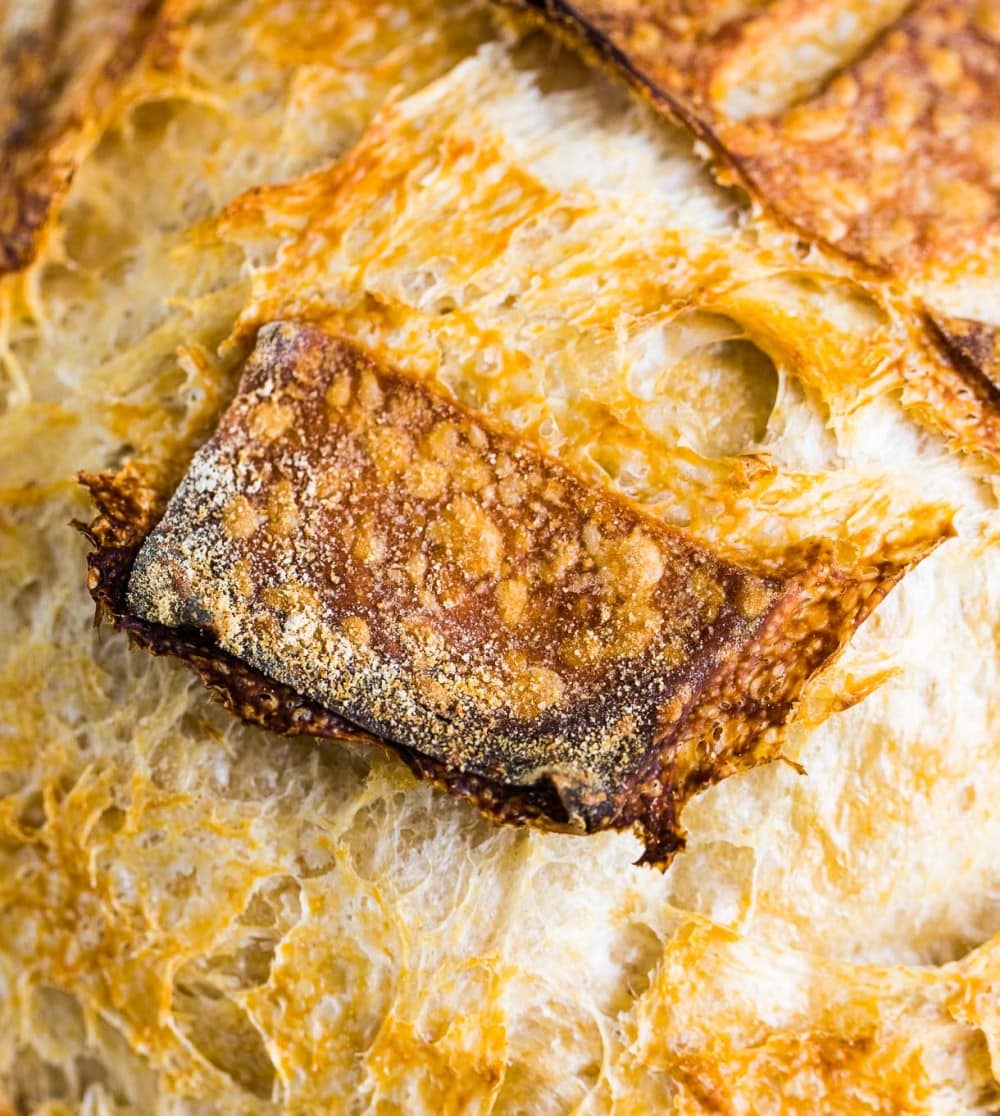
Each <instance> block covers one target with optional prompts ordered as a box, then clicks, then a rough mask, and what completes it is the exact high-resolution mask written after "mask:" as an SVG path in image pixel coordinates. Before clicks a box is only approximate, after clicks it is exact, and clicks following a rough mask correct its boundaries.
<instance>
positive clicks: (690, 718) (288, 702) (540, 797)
mask: <svg viewBox="0 0 1000 1116" xmlns="http://www.w3.org/2000/svg"><path fill="white" fill-rule="evenodd" d="M79 480H80V482H81V483H82V484H83V485H84V486H85V487H87V488H88V490H89V491H90V493H91V497H92V499H93V500H94V503H95V505H96V507H97V516H96V517H95V518H94V519H93V520H92V521H91V522H90V523H89V524H84V523H82V522H80V521H74V526H76V528H77V529H78V530H80V531H81V532H82V533H83V534H84V535H85V536H86V538H87V539H88V540H89V541H90V543H91V546H92V547H93V550H92V551H91V552H90V553H89V554H88V557H87V566H88V588H89V590H90V593H91V596H92V597H93V598H94V601H95V603H96V616H95V622H96V623H100V622H101V621H102V620H105V619H106V620H108V621H109V622H110V623H111V625H112V627H113V628H114V629H115V630H116V631H121V632H125V633H126V634H127V635H128V637H129V640H130V643H131V644H132V645H133V646H137V647H140V648H142V649H144V650H147V651H149V652H150V653H152V654H153V655H157V656H159V655H170V656H173V657H175V658H179V659H181V660H182V661H183V662H185V663H186V664H187V665H188V666H189V668H190V669H192V670H193V671H195V673H196V674H197V675H198V676H199V677H200V679H201V680H202V682H203V683H204V685H205V686H206V688H207V689H208V690H209V693H210V695H211V697H212V698H213V700H215V701H217V702H219V703H220V704H221V705H223V706H224V707H225V708H226V709H228V710H229V711H230V712H231V713H233V714H234V715H236V716H237V717H239V718H240V719H242V720H243V721H245V722H247V723H250V724H255V725H259V726H261V727H262V728H265V729H269V730H271V731H272V732H276V733H278V734H279V735H283V736H295V735H307V736H311V737H314V738H316V739H317V740H320V741H335V740H339V741H345V740H346V741H351V742H357V743H364V744H370V745H380V746H382V747H386V748H388V749H390V750H391V751H393V752H394V753H395V754H396V755H398V756H399V757H400V758H401V759H402V760H403V762H404V763H406V765H407V766H408V767H409V768H410V770H411V771H412V772H413V773H414V774H415V775H416V776H418V777H419V778H422V779H426V780H428V781H430V782H432V783H434V784H435V785H436V786H438V787H440V788H442V789H444V790H446V791H448V792H450V793H451V794H454V795H456V796H458V797H461V798H465V799H467V800H469V801H470V802H471V803H472V804H473V805H475V806H476V807H477V808H478V809H479V810H480V811H481V812H482V813H483V814H485V815H486V816H487V817H488V818H490V819H491V820H493V821H496V822H501V823H504V824H511V825H532V826H537V827H540V828H545V829H551V830H556V831H562V832H572V833H580V832H587V833H594V832H598V831H600V830H604V829H614V830H628V829H631V830H633V831H635V832H636V834H637V836H639V838H640V840H641V841H642V842H643V844H644V852H643V854H642V856H641V857H640V858H639V860H638V861H637V863H639V864H649V865H654V866H656V867H658V868H661V869H664V868H666V867H667V866H668V865H669V863H670V861H671V860H672V858H673V856H674V855H675V854H676V853H677V852H679V851H680V850H681V849H683V848H684V845H685V838H684V829H683V826H681V824H680V821H679V818H680V814H681V812H682V810H683V808H684V806H685V804H686V803H687V801H688V800H689V799H690V798H691V797H692V796H693V795H694V794H696V793H698V792H699V791H701V790H704V789H705V788H707V787H708V786H710V785H712V784H714V783H716V782H719V781H720V780H721V779H723V778H726V777H727V776H729V775H731V774H735V773H737V772H739V771H743V770H747V769H749V768H750V767H754V766H757V765H759V764H762V763H766V762H771V761H773V760H776V759H779V758H780V748H779V747H778V746H777V745H776V744H775V742H774V741H769V740H768V739H767V737H768V734H771V733H773V732H774V731H775V730H777V729H780V728H781V727H782V726H783V725H784V724H785V723H786V721H787V720H788V717H789V716H790V715H791V713H792V712H793V710H794V708H795V706H796V704H797V700H798V697H799V694H800V691H801V686H802V685H803V684H804V683H805V682H806V681H807V680H808V679H809V678H811V677H812V676H813V675H814V674H815V673H816V671H818V670H819V669H820V668H821V667H823V666H824V665H826V664H827V663H828V662H829V661H830V660H831V659H832V658H833V657H834V656H835V655H836V654H837V653H838V652H839V651H840V649H841V648H842V646H843V644H844V642H845V640H846V639H847V637H848V636H849V635H850V634H851V633H852V632H853V631H854V629H855V628H856V627H857V626H858V624H860V623H861V621H862V620H863V619H864V618H865V617H866V616H867V615H868V614H869V613H870V612H871V611H872V610H873V609H874V608H875V607H876V606H877V605H878V603H879V602H880V601H881V600H882V599H883V598H884V597H885V595H886V594H887V593H888V592H889V590H890V589H891V588H892V586H893V585H895V584H896V582H897V581H899V579H900V578H901V577H902V576H903V575H904V574H905V572H906V571H907V570H908V569H909V568H910V567H911V566H912V565H914V564H916V562H918V561H920V560H921V559H922V558H923V557H924V556H925V555H926V554H927V553H929V551H930V550H931V549H933V547H934V546H935V545H937V542H939V541H941V540H942V539H943V538H945V537H947V533H946V532H942V533H941V534H940V537H939V538H938V539H937V541H935V542H933V543H923V544H917V545H914V546H913V547H912V548H911V549H910V550H909V552H907V553H906V554H904V555H902V556H900V557H899V558H897V559H887V560H885V561H883V562H881V563H876V564H875V565H874V567H873V569H872V571H871V573H870V574H869V577H868V578H867V583H868V585H869V588H868V590H867V591H866V592H864V593H863V595H862V596H861V599H860V601H855V603H854V604H852V605H850V606H849V607H839V608H838V604H837V602H839V600H840V594H841V593H843V592H846V590H847V589H849V588H851V587H859V586H861V585H862V584H864V579H861V578H859V577H858V576H857V575H856V574H854V573H852V571H850V570H846V569H844V568H842V567H839V566H837V565H836V564H835V563H833V562H832V561H831V560H830V559H829V549H830V548H829V546H828V545H826V544H818V545H814V546H811V547H807V548H805V549H804V550H803V551H802V552H801V553H800V554H799V555H797V556H796V559H795V561H796V564H797V568H798V571H799V572H798V573H795V572H790V574H789V581H788V585H787V587H786V590H785V592H784V593H783V594H782V595H781V596H780V597H779V598H778V600H777V601H776V602H775V604H773V605H772V606H771V608H770V609H769V610H768V612H767V613H766V614H765V616H764V617H763V619H762V620H761V622H760V623H759V625H758V627H757V631H756V634H755V636H754V638H753V640H752V641H751V643H750V644H748V645H747V646H746V647H745V648H744V649H743V651H742V652H741V654H740V655H738V656H735V657H731V658H729V659H724V660H723V661H722V662H721V663H720V664H718V665H717V666H716V668H715V669H714V670H713V671H712V672H711V673H710V674H709V675H708V676H707V677H706V678H705V679H704V680H703V682H702V684H701V685H699V686H698V687H697V689H696V690H695V692H694V693H693V694H692V696H691V698H690V699H689V701H688V703H687V706H686V707H685V708H684V709H683V710H682V711H681V712H680V713H679V715H678V716H677V718H676V719H675V720H674V721H673V722H672V723H670V724H669V725H667V726H665V728H664V731H663V734H662V736H661V737H660V738H659V740H658V741H657V744H656V745H654V746H653V747H652V748H651V749H650V750H649V751H648V753H647V755H646V758H645V760H644V761H643V763H642V765H641V766H640V767H639V768H638V769H637V770H636V772H635V774H634V775H633V776H632V777H631V778H630V779H629V780H628V782H627V784H626V785H625V786H624V787H623V788H622V789H621V791H620V792H619V793H618V794H617V795H616V796H615V797H614V799H613V800H610V801H609V802H608V803H607V804H606V805H605V806H604V807H603V808H602V809H600V810H593V811H591V813H590V816H589V817H588V818H587V822H586V827H585V829H583V830H581V829H579V828H574V827H572V826H570V824H569V822H568V817H569V814H568V811H567V809H566V806H565V805H564V802H563V798H562V795H561V792H560V789H559V787H558V786H557V785H556V784H555V783H554V782H553V781H552V780H551V779H550V778H543V779H540V780H539V781H538V783H536V784H533V785H531V786H524V785H521V786H509V785H507V784H504V783H501V782H499V781H496V780H493V779H490V778H487V777H483V776H479V775H475V774H471V773H465V772H456V771H454V770H451V769H449V768H448V767H447V765H445V764H443V763H441V762H440V761H438V760H435V759H433V758H431V757H429V756H425V755H422V754H421V753H419V752H416V751H414V750H413V749H410V748H408V747H406V746H405V745H402V744H399V743H396V742H394V741H391V740H386V739H382V738H380V737H378V736H375V735H373V734H371V733H369V732H366V731H364V730H359V729H358V728H357V727H356V726H354V725H353V724H351V723H350V722H348V721H346V720H345V719H344V718H342V717H340V716H339V715H338V714H336V713H334V712H333V711H331V710H329V709H326V708H325V707H323V706H321V705H319V704H318V703H316V702H312V701H310V700H309V699H307V698H303V697H302V696H301V695H300V694H298V693H297V692H296V691H295V690H294V689H292V688H291V687H289V686H286V685H284V684H282V683H279V682H275V681H274V680H272V679H270V678H268V677H267V676H266V675H265V674H263V673H262V672H260V671H257V670H255V669H254V668H252V667H250V666H248V665H247V664H246V663H244V662H243V661H242V660H240V659H238V658H237V657H236V656H234V655H231V654H230V653H228V652H226V651H223V650H221V649H220V648H219V647H218V646H217V645H216V644H215V643H214V641H213V640H212V639H211V638H210V637H209V636H207V634H206V633H204V632H201V631H198V630H196V629H184V630H181V629H173V628H170V627H167V626H165V625H161V624H155V623H150V622H148V621H144V620H142V619H140V618H138V617H136V616H134V615H132V614H130V613H129V612H128V609H127V606H126V604H125V595H126V591H127V588H128V581H129V577H130V575H131V571H132V566H133V563H134V561H135V557H136V554H137V553H138V550H139V548H140V547H141V546H142V543H143V542H144V540H145V538H146V536H147V535H148V534H149V532H150V531H151V530H152V529H153V527H155V526H156V524H157V523H158V522H159V520H160V519H161V518H162V515H163V512H164V510H165V507H166V502H167V501H166V498H165V496H164V495H163V493H162V492H160V491H158V490H157V488H156V485H155V483H153V481H152V475H151V473H147V472H145V471H143V470H140V469H137V468H136V467H135V466H127V467H126V468H125V469H124V470H122V472H121V473H118V474H110V473H104V474H92V473H81V474H80V475H79ZM810 586H812V587H817V586H822V587H823V589H824V592H825V597H824V598H823V599H824V600H825V601H827V602H834V607H833V608H832V611H831V620H832V622H831V624H830V625H828V626H827V627H826V628H824V629H823V631H822V632H821V633H819V641H820V644H819V650H818V652H817V651H816V649H815V648H814V653H813V654H811V655H810V656H809V657H808V665H807V667H806V670H805V673H804V675H803V676H802V677H800V678H799V679H798V680H797V681H793V683H792V685H791V687H790V689H789V691H788V692H787V693H779V694H778V695H777V699H778V700H772V699H774V698H775V695H773V694H766V695H764V698H763V699H761V697H759V696H757V697H755V696H753V695H750V694H749V683H750V682H752V679H753V671H754V669H755V668H757V667H759V666H760V665H761V663H762V662H763V663H765V664H766V663H767V662H768V652H769V651H770V653H771V655H770V660H771V661H772V662H782V661H785V658H784V657H783V656H782V655H781V654H777V655H775V651H776V650H777V651H780V648H775V647H773V646H771V644H770V642H769V635H770V633H772V632H773V631H779V632H780V631H782V630H783V626H784V625H785V623H786V621H787V620H788V617H789V615H790V614H792V613H793V612H794V609H795V607H796V606H797V605H798V604H799V602H800V601H802V600H803V599H804V598H805V599H806V600H807V601H809V600H813V599H814V597H809V596H807V590H808V589H809V588H810ZM816 635H817V633H816V631H815V629H814V628H812V627H809V626H806V627H805V628H804V629H803V632H802V634H801V636H800V637H798V638H797V640H796V641H795V646H796V647H798V646H800V645H801V644H803V643H804V642H805V641H806V640H809V639H814V638H815V637H816ZM765 677H766V678H773V675H771V674H765ZM782 677H787V675H784V676H782ZM782 677H779V678H778V684H779V686H780V684H781V681H782ZM713 700H715V701H717V702H718V704H719V709H720V711H721V712H722V714H723V715H724V718H725V721H724V723H733V721H734V720H735V719H737V718H738V719H739V721H740V724H741V736H740V738H739V740H738V742H737V745H736V747H735V748H727V747H723V748H722V749H719V750H717V751H713V747H712V742H711V735H712V733H711V729H712V728H713V726H714V724H715V723H717V719H716V718H715V716H714V714H712V712H711V711H712V708H713V706H712V702H713ZM762 713H763V714H765V715H763V716H762V715H761V714H762ZM699 719H700V721H701V722H702V723H701V725H700V726H699ZM692 725H695V726H699V727H698V728H697V731H696V732H695V734H694V735H692V734H691V733H690V731H689V730H690V729H691V727H692ZM685 737H686V739H684V738H685ZM685 746H686V748H687V751H688V752H689V753H691V755H688V756H682V755H681V753H682V751H684V749H685ZM691 756H693V762H690V760H691ZM683 759H688V761H689V762H688V763H683V762H679V761H682V760H683Z"/></svg>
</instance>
